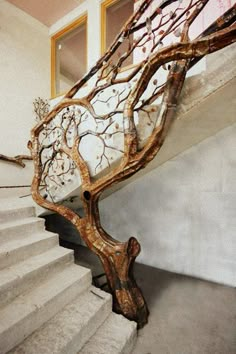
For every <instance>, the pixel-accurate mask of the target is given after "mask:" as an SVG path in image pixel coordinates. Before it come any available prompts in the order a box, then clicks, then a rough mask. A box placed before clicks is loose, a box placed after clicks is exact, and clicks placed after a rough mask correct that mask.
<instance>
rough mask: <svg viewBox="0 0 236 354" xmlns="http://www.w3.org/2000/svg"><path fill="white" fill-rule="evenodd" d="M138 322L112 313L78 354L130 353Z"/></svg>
mask: <svg viewBox="0 0 236 354" xmlns="http://www.w3.org/2000/svg"><path fill="white" fill-rule="evenodd" d="M136 328H137V324H136V323H135V322H133V321H129V320H127V319H126V318H124V317H123V316H122V315H117V314H115V313H111V314H110V315H109V317H108V318H107V319H106V321H105V322H104V323H103V324H102V325H101V326H100V327H99V328H98V330H97V332H96V333H95V334H94V335H93V336H92V337H91V338H90V340H89V341H88V342H87V343H86V344H85V345H84V347H83V348H82V350H80V351H79V352H78V354H104V353H112V354H121V353H122V354H126V353H127V354H128V353H130V351H131V349H132V347H133V344H134V342H135V338H136V333H137V332H136Z"/></svg>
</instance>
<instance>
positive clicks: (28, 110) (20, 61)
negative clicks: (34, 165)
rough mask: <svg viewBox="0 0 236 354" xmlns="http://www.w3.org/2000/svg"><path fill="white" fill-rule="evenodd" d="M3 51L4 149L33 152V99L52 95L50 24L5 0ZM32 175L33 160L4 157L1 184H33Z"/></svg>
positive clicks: (0, 112)
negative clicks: (24, 164)
mask: <svg viewBox="0 0 236 354" xmlns="http://www.w3.org/2000/svg"><path fill="white" fill-rule="evenodd" d="M0 53H1V55H0V75H1V76H0V107H1V109H0V124H1V131H0V153H2V154H5V155H9V156H14V155H17V154H29V151H28V149H27V147H26V145H27V142H28V140H29V138H30V129H31V128H32V126H33V125H35V123H36V122H35V118H34V115H33V103H32V102H33V100H34V99H35V98H37V97H38V96H40V97H42V98H48V97H49V95H50V39H49V34H48V28H47V27H46V26H44V25H42V24H41V23H39V22H38V21H37V20H35V19H33V18H32V17H30V16H28V15H27V14H25V13H24V12H22V11H21V10H19V9H17V8H16V7H15V6H13V5H11V4H9V3H8V2H6V1H4V0H1V1H0ZM31 179H32V169H31V162H29V163H27V167H26V168H25V169H22V168H21V167H17V166H15V165H12V164H8V163H5V162H2V161H0V186H4V185H7V186H9V185H25V184H30V183H31ZM0 192H1V190H0Z"/></svg>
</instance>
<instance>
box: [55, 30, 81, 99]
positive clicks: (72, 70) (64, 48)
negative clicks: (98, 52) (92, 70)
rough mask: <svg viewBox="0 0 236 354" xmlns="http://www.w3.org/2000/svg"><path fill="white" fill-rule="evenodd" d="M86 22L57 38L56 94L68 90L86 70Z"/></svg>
mask: <svg viewBox="0 0 236 354" xmlns="http://www.w3.org/2000/svg"><path fill="white" fill-rule="evenodd" d="M86 47H87V44H86V23H82V24H80V25H79V27H77V28H75V29H73V30H71V31H69V32H67V33H65V34H63V35H62V36H61V37H59V38H58V39H57V40H56V43H55V50H56V53H55V56H56V63H55V64H56V68H55V75H56V94H60V93H63V92H66V91H68V90H69V89H70V88H71V87H72V86H73V85H74V84H75V83H76V82H77V81H78V80H79V79H80V78H81V77H82V76H83V75H84V74H85V72H86V69H87V56H86Z"/></svg>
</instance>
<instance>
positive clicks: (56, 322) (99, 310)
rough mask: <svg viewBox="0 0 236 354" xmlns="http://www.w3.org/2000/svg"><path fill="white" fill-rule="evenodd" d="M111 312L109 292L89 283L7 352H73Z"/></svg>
mask: <svg viewBox="0 0 236 354" xmlns="http://www.w3.org/2000/svg"><path fill="white" fill-rule="evenodd" d="M110 312H111V296H110V294H108V293H105V292H103V291H101V290H100V289H97V288H94V287H93V286H91V287H90V288H89V289H88V290H87V291H85V292H84V293H83V294H81V295H80V296H79V297H78V298H77V299H75V300H74V301H73V302H72V303H71V304H69V305H67V306H66V307H65V308H64V309H63V310H62V311H60V312H59V313H58V314H57V315H56V316H54V317H53V318H52V319H51V320H49V321H48V322H47V323H45V324H44V325H43V326H42V327H41V328H39V329H38V330H37V331H35V332H34V333H33V334H32V335H31V336H29V337H28V338H27V339H26V340H25V341H24V342H22V343H21V344H20V345H19V346H17V347H16V348H14V349H13V350H12V351H10V352H9V353H8V354H20V353H24V354H51V353H68V354H69V353H76V352H77V350H79V349H80V348H81V347H82V346H83V345H84V344H85V343H86V342H87V341H88V339H89V337H90V336H91V335H93V334H94V333H95V332H96V330H97V328H98V327H99V326H100V325H101V324H102V323H103V322H104V320H105V319H106V318H107V316H108V315H109V314H110Z"/></svg>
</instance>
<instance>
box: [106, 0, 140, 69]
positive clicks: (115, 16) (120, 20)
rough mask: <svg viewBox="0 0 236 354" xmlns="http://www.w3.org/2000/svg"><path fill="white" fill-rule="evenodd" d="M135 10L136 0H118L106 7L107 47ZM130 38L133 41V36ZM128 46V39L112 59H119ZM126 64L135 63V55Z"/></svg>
mask: <svg viewBox="0 0 236 354" xmlns="http://www.w3.org/2000/svg"><path fill="white" fill-rule="evenodd" d="M133 11H134V0H118V1H117V2H115V3H114V4H113V5H111V6H109V7H108V8H107V9H106V43H105V45H106V49H107V48H108V47H109V46H110V45H111V43H112V41H113V40H114V39H115V37H116V36H117V34H118V33H119V32H120V30H121V28H122V26H123V25H124V24H125V22H126V21H127V20H128V18H129V17H130V16H131V15H132V14H133ZM130 40H131V41H132V37H131V38H130ZM128 46H129V43H128V41H127V40H126V41H124V43H122V45H121V46H120V47H119V52H118V53H116V54H114V56H113V57H112V61H114V62H115V61H117V60H118V58H119V56H120V55H121V54H123V53H124V52H126V51H127V49H128ZM124 64H125V65H130V64H133V56H132V55H130V56H129V58H127V60H126V61H125V63H124Z"/></svg>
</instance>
